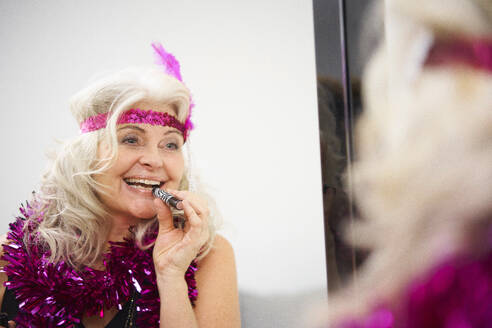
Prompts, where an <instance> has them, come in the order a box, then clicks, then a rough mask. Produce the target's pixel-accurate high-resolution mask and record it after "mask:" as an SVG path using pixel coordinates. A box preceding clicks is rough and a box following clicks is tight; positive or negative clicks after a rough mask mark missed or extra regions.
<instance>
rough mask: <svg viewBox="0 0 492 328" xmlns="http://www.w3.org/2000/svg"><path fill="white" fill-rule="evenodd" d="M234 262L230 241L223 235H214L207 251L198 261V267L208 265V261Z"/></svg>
mask: <svg viewBox="0 0 492 328" xmlns="http://www.w3.org/2000/svg"><path fill="white" fill-rule="evenodd" d="M230 261H232V262H234V250H233V249H232V245H231V243H230V242H229V241H228V240H227V239H226V238H225V237H223V236H221V235H216V236H215V238H214V242H213V244H212V248H211V249H210V251H209V253H208V254H207V255H206V256H205V257H204V258H203V259H202V260H201V261H200V267H203V266H208V265H209V263H210V262H212V263H214V264H213V266H215V265H216V263H217V262H222V263H227V262H230ZM210 264H211V263H210Z"/></svg>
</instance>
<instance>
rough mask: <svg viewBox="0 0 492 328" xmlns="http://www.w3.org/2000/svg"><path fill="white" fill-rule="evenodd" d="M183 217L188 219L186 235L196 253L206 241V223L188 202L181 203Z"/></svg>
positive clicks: (207, 231)
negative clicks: (193, 245)
mask: <svg viewBox="0 0 492 328" xmlns="http://www.w3.org/2000/svg"><path fill="white" fill-rule="evenodd" d="M183 207H184V211H185V215H186V217H187V218H188V222H189V228H188V231H187V232H186V235H187V236H188V237H189V238H190V240H192V241H193V243H194V244H195V247H196V251H197V253H198V252H199V250H200V248H201V247H202V246H203V244H204V243H205V242H206V241H207V240H208V237H209V230H208V226H207V223H206V221H205V222H204V220H202V219H201V218H200V217H199V216H198V214H197V213H196V212H195V210H194V209H193V207H191V205H190V202H189V201H188V200H184V201H183Z"/></svg>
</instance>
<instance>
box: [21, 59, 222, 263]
mask: <svg viewBox="0 0 492 328" xmlns="http://www.w3.org/2000/svg"><path fill="white" fill-rule="evenodd" d="M144 100H145V101H152V102H158V103H162V104H167V105H171V106H173V107H174V108H175V110H176V115H177V118H178V120H179V121H180V122H182V123H183V122H184V121H185V120H186V117H187V116H188V111H189V106H190V92H189V90H188V89H187V88H186V86H185V85H184V84H183V83H181V82H180V81H178V80H177V79H175V78H173V77H171V76H168V75H166V74H164V73H163V72H162V71H161V70H158V69H156V68H129V69H126V70H123V71H120V72H117V73H114V74H111V75H109V76H107V77H105V78H102V79H100V80H98V81H96V82H95V83H93V84H92V85H90V86H89V87H87V88H86V89H83V90H82V91H80V92H78V93H77V94H76V95H75V96H74V97H73V98H72V99H71V106H70V108H71V111H72V113H73V115H74V117H75V119H76V121H77V123H78V124H79V125H80V124H81V123H82V122H83V121H84V120H86V119H87V118H88V117H91V116H94V115H97V114H101V113H108V112H109V113H111V116H110V118H109V119H108V122H107V127H106V128H103V129H100V130H96V131H93V132H89V133H83V134H80V135H79V136H77V137H75V138H73V139H72V140H69V141H66V142H65V143H64V144H63V145H62V148H61V150H60V151H58V153H57V154H56V156H55V158H54V162H53V164H52V166H51V167H50V168H49V169H48V170H47V172H46V173H45V174H44V175H43V179H42V184H41V190H40V193H39V194H38V195H37V196H36V203H37V205H36V210H37V212H38V215H42V216H43V217H44V218H43V220H42V221H41V222H40V223H39V224H38V223H37V221H36V219H35V217H36V215H33V216H31V218H30V221H31V222H32V223H34V224H35V225H36V226H37V228H36V232H37V233H38V236H39V238H38V239H37V240H38V242H40V244H41V245H43V246H44V247H46V248H47V250H48V251H49V252H50V260H51V261H53V262H57V261H59V260H65V261H67V262H68V263H70V264H71V265H72V266H74V267H76V268H80V267H82V266H91V265H94V264H95V263H96V262H97V261H98V260H100V259H101V255H102V254H103V253H104V252H105V251H107V236H108V233H109V231H110V228H111V220H109V219H108V212H107V210H106V208H105V206H104V204H103V203H102V202H101V201H100V200H99V198H98V197H97V193H100V192H104V191H103V189H102V187H103V186H101V185H98V183H97V182H96V181H95V179H94V176H95V175H98V174H101V173H103V172H104V171H105V170H107V169H108V168H109V167H110V166H111V165H112V164H113V163H114V161H115V160H116V158H117V151H118V146H117V137H116V123H117V119H118V117H119V116H120V115H121V114H122V113H123V112H125V111H127V110H128V109H130V108H131V107H132V106H133V105H135V104H136V103H138V102H141V101H144ZM101 142H105V143H106V144H108V145H110V150H111V155H110V156H109V157H108V158H105V159H100V160H98V159H97V149H98V145H99V144H100V143H101ZM187 170H188V169H187V168H186V167H185V172H186V171H187ZM187 177H188V173H185V174H184V176H183V178H182V181H181V185H180V189H181V190H187V189H188V185H189V181H188V180H189V179H188V178H187ZM198 187H199V186H198ZM197 192H199V193H201V194H202V195H205V196H206V198H207V199H208V200H209V206H210V207H211V208H210V213H211V215H210V219H209V225H210V238H209V240H208V242H207V244H206V247H205V250H204V251H203V252H202V253H201V255H200V257H203V256H204V255H205V254H206V253H207V251H208V250H209V249H210V247H211V245H212V242H213V239H214V236H215V230H216V220H214V219H215V217H217V216H218V212H217V210H216V207H215V203H214V202H213V200H212V199H211V197H209V196H207V195H206V193H204V192H203V191H201V190H200V189H199V188H198V190H197ZM157 224H158V223H157V219H156V218H154V219H151V220H147V219H146V220H142V221H141V222H140V223H139V224H138V225H137V226H136V227H135V228H134V236H135V240H136V242H137V245H139V247H141V248H148V247H151V246H152V244H151V245H144V243H143V238H144V236H145V235H146V233H147V232H148V230H149V229H154V228H155V227H156V225H157ZM25 226H26V227H27V226H28V224H26V225H25ZM25 240H26V242H29V240H31V239H28V238H26V239H25Z"/></svg>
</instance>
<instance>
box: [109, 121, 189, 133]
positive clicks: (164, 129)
mask: <svg viewBox="0 0 492 328" xmlns="http://www.w3.org/2000/svg"><path fill="white" fill-rule="evenodd" d="M131 130H134V131H139V132H142V133H147V132H149V133H154V132H155V133H159V134H165V135H172V134H178V135H180V136H182V135H183V134H182V133H181V131H179V130H178V129H176V128H175V127H172V126H162V125H152V124H147V123H124V124H119V125H118V127H117V131H118V132H120V131H131Z"/></svg>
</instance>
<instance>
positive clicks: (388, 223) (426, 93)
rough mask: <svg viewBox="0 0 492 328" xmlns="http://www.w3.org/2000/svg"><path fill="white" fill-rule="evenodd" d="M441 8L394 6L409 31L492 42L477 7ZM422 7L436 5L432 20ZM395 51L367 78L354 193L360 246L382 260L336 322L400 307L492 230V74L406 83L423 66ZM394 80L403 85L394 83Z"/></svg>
mask: <svg viewBox="0 0 492 328" xmlns="http://www.w3.org/2000/svg"><path fill="white" fill-rule="evenodd" d="M424 2H425V4H424ZM431 2H432V4H430V3H431ZM431 2H429V1H415V2H409V1H405V0H396V1H389V2H388V3H390V6H393V7H392V8H393V9H397V10H398V11H399V12H398V14H399V15H401V16H399V17H400V19H404V18H403V17H405V18H406V19H409V20H410V21H411V22H410V23H409V22H407V21H406V22H404V23H406V25H405V27H408V26H411V24H413V23H415V26H416V27H418V30H417V31H422V32H424V33H432V34H434V33H442V31H443V30H447V31H448V32H447V35H448V36H449V35H451V32H450V31H452V29H453V27H454V26H458V27H460V29H459V33H465V34H468V33H469V35H471V36H479V35H484V31H488V35H489V36H490V35H492V24H491V22H490V20H489V21H488V26H487V24H485V20H484V19H482V18H483V16H482V15H484V13H483V12H481V11H480V9H479V7H478V6H475V5H474V3H473V2H469V1H464V0H453V1H449V2H448V0H441V1H431ZM427 4H428V5H427ZM460 4H465V5H464V6H462V7H459V5H460ZM452 5H456V6H457V8H461V9H459V10H458V9H457V8H450V7H452ZM420 6H424V7H426V6H427V9H428V10H427V11H425V16H420V15H421V14H423V13H422V12H421V8H420ZM409 7H411V8H409ZM463 8H466V9H467V14H468V15H467V16H463V15H461V16H459V15H455V10H454V9H457V10H456V12H458V11H460V10H462V9H463ZM410 9H412V10H410ZM431 9H435V10H437V9H439V10H440V12H439V13H435V14H436V17H438V16H439V17H442V15H448V16H449V17H452V18H453V20H450V23H452V26H446V25H445V24H444V22H443V21H441V20H434V21H433V22H434V23H435V24H431V23H430V20H432V19H433V17H434V15H433V13H432V10H431ZM403 14H405V15H408V16H405V15H403ZM474 15H476V16H474ZM479 23H481V24H479ZM466 24H468V25H467V29H462V28H461V26H463V25H466ZM437 27H438V29H437ZM392 28H394V26H392V25H389V26H388V29H389V30H391V29H392ZM420 28H424V29H426V31H424V30H420ZM434 28H436V29H437V30H434ZM388 29H387V30H388ZM414 32H415V31H414ZM459 33H456V35H459ZM414 34H417V32H415V33H414ZM389 41H391V40H389ZM387 42H388V39H387ZM401 42H402V44H404V43H405V42H407V45H409V46H411V44H409V43H410V42H409V41H408V40H405V39H403V40H401ZM386 47H387V48H386V49H383V48H382V49H380V51H379V52H378V53H377V55H376V56H375V57H374V58H373V59H372V61H371V63H370V65H369V69H368V70H367V71H366V76H365V81H364V87H365V100H366V105H367V106H366V108H365V110H364V112H363V116H362V118H361V120H360V122H359V125H358V130H357V132H358V135H357V139H358V140H357V141H358V151H359V153H358V158H359V161H358V162H356V163H355V165H354V177H355V183H354V188H355V190H354V192H355V197H356V200H357V204H358V208H359V209H360V211H361V213H362V214H363V216H364V219H365V220H364V221H362V222H360V223H358V224H357V225H356V229H355V231H354V233H355V234H354V236H353V237H352V239H353V242H354V243H355V244H357V245H358V246H360V247H364V248H368V249H371V251H372V253H371V256H370V258H369V259H368V260H367V262H366V264H365V266H364V268H363V271H362V272H361V274H360V279H359V281H358V283H357V284H356V286H355V285H354V286H353V288H352V289H349V290H347V291H346V293H345V294H341V295H340V296H339V298H338V299H337V300H335V301H334V302H333V303H332V304H331V307H330V310H331V314H332V320H333V319H334V318H339V317H340V316H343V315H345V314H347V313H351V314H352V315H354V314H357V313H358V314H361V313H363V312H365V311H368V310H370V309H371V308H372V307H374V306H376V305H377V304H378V303H377V302H392V303H393V302H395V301H397V300H398V299H399V295H400V293H401V292H402V291H403V289H404V288H405V286H406V285H407V284H408V282H409V281H410V280H412V279H414V278H415V277H416V276H418V275H421V274H424V273H425V272H426V271H427V270H429V269H430V268H431V267H432V266H433V265H436V263H438V262H439V261H441V260H442V259H443V258H445V257H448V256H453V255H456V254H460V253H462V252H466V251H469V250H470V248H471V247H472V246H476V245H474V244H473V243H472V242H471V241H472V240H473V239H474V238H475V239H477V240H483V239H481V237H483V236H480V235H474V234H473V233H476V232H477V231H480V227H482V226H483V225H484V224H490V223H491V222H490V214H491V213H492V200H491V195H492V166H491V163H492V75H491V74H490V72H483V71H478V70H473V69H471V68H469V67H462V66H459V65H456V66H445V67H444V66H443V67H434V68H432V67H423V68H422V67H421V71H420V72H419V73H418V75H414V76H413V78H412V79H408V80H404V79H405V78H404V77H402V76H404V74H401V73H402V72H401V71H399V70H398V68H399V67H401V69H402V70H404V69H405V68H406V67H408V66H409V65H411V64H413V63H411V62H410V58H409V57H400V56H398V57H397V58H389V57H388V56H390V57H391V56H392V55H394V54H395V53H396V54H402V53H404V52H402V51H399V50H401V49H396V51H395V52H393V51H394V50H395V49H393V47H394V44H392V43H387V44H386ZM407 53H408V52H407ZM395 61H396V62H395ZM391 76H393V77H395V80H393V81H391V83H389V81H390V80H391V79H390V77H391ZM400 78H401V80H400ZM487 216H488V217H487ZM477 228H478V229H477ZM482 246H483V245H482ZM379 304H380V303H379Z"/></svg>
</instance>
